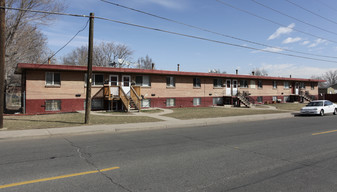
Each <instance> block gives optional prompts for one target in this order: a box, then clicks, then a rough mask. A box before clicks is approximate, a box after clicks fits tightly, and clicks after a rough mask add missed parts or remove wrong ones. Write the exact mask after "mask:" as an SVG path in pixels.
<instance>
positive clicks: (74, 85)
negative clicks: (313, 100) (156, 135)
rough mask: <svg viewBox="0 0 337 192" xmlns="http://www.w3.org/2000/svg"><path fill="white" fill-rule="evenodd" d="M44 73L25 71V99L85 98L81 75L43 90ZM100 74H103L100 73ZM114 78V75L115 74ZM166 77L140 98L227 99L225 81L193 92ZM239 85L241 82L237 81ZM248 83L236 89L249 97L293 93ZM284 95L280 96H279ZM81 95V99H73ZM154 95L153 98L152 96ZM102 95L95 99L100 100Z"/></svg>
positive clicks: (183, 81)
mask: <svg viewBox="0 0 337 192" xmlns="http://www.w3.org/2000/svg"><path fill="white" fill-rule="evenodd" d="M45 74H46V72H45V71H27V75H26V98H27V99H54V98H58V99H72V98H85V94H86V87H85V83H84V72H65V71H61V72H60V75H61V86H55V87H51V86H46V85H45ZM101 74H103V73H101ZM109 75H114V74H109V73H105V74H104V80H108V79H109ZM115 75H116V74H115ZM130 75H131V79H132V80H133V81H135V76H136V75H135V74H130ZM118 76H119V78H118V79H119V82H121V80H122V74H118ZM166 77H167V76H166V75H152V76H150V81H151V87H142V88H141V94H142V95H144V96H145V98H157V97H208V96H210V97H217V96H219V97H221V96H226V87H225V85H226V79H225V78H223V84H224V85H223V87H221V88H214V87H213V79H214V78H211V77H210V78H208V77H200V80H201V87H200V88H193V77H192V76H175V84H176V86H175V87H174V88H167V87H166ZM232 80H233V79H232ZM237 80H238V82H239V80H240V79H237ZM247 80H248V88H240V87H239V88H238V90H239V91H240V92H242V91H249V93H251V96H281V95H285V96H286V95H290V94H292V92H293V91H292V90H293V82H291V81H290V82H289V85H291V88H289V89H284V82H283V81H277V89H273V86H272V83H273V81H271V80H264V81H263V88H262V89H260V88H257V81H256V86H255V88H251V87H250V79H247ZM305 85H306V88H305V89H303V90H302V91H309V93H310V94H311V95H317V94H318V88H317V83H316V84H315V88H314V90H311V85H310V82H307V83H305ZM102 87H103V86H93V87H92V96H94V95H96V94H97V93H98V91H99V90H101V88H102ZM282 93H283V94H282ZM76 94H80V95H81V96H80V97H76ZM151 94H155V96H151ZM101 96H102V94H101V93H100V94H99V95H96V97H101Z"/></svg>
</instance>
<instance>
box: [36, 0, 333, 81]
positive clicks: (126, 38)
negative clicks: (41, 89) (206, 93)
mask: <svg viewBox="0 0 337 192" xmlns="http://www.w3.org/2000/svg"><path fill="white" fill-rule="evenodd" d="M108 1H111V2H114V3H118V4H121V5H125V6H129V7H132V8H135V9H139V10H142V11H145V12H149V13H152V14H156V15H159V16H162V17H166V18H169V19H173V20H176V21H179V22H183V23H186V24H190V25H194V26H197V27H200V28H204V29H207V30H210V31H214V32H217V33H221V34H224V35H228V36H232V37H236V38H241V39H245V40H249V41H253V42H256V43H262V44H266V45H270V46H273V47H279V48H280V49H275V48H270V47H269V48H268V47H264V46H259V45H255V44H250V43H247V42H242V41H238V40H234V39H231V38H227V37H224V36H219V35H215V34H211V33H207V32H205V31H200V30H197V29H192V28H189V27H186V26H183V25H179V24H176V23H171V22H168V21H164V20H161V19H158V18H154V17H151V16H148V15H144V14H141V13H137V12H133V11H131V10H127V9H123V8H120V7H116V6H113V5H111V4H107V3H105V2H102V1H100V0H67V1H66V3H67V9H66V10H65V12H67V13H75V14H85V15H89V13H90V12H93V13H95V16H99V17H105V18H109V19H113V20H118V21H123V22H129V23H134V24H139V25H144V26H148V27H153V28H160V29H163V30H168V31H173V32H178V33H183V34H188V35H193V36H199V37H203V38H208V39H212V40H217V41H221V42H226V43H231V44H236V45H239V46H248V47H254V48H256V49H257V50H251V49H245V48H240V47H236V46H230V45H226V44H219V43H213V42H208V41H203V40H197V39H192V38H187V37H182V36H177V35H173V34H167V33H163V32H158V31H152V30H147V29H141V28H136V27H132V26H126V25H122V24H118V23H113V22H109V21H103V20H99V19H95V23H94V29H95V32H94V38H95V42H94V43H95V44H98V43H100V42H102V41H106V42H117V43H122V44H126V45H128V46H129V47H130V48H131V49H132V50H133V51H134V54H133V60H134V61H136V60H137V59H138V58H139V57H145V56H146V55H149V56H150V57H151V58H152V59H153V61H154V62H155V64H156V68H157V69H162V70H176V68H177V64H178V63H179V64H180V69H181V70H182V71H194V72H208V71H209V70H210V69H220V70H221V71H226V72H227V73H235V69H238V70H239V73H240V74H248V73H250V72H251V71H252V70H253V69H254V68H263V69H265V70H266V71H267V72H268V74H269V75H270V76H284V77H288V76H289V75H292V77H303V78H310V76H312V75H321V74H323V73H324V72H326V71H328V70H336V69H337V58H327V57H318V56H314V55H310V54H315V55H325V56H331V57H337V54H336V53H337V30H336V29H337V1H335V0H288V1H287V0H273V1H270V0H255V1H256V2H258V3H261V4H264V5H266V6H269V7H271V8H273V9H275V10H277V11H280V12H282V13H285V14H287V15H289V16H291V17H295V18H296V19H297V20H296V19H294V18H289V17H286V16H284V15H281V14H279V13H277V12H275V11H272V10H270V9H267V8H265V7H263V6H261V5H259V4H257V3H256V2H254V1H252V0H221V2H224V3H228V4H231V5H233V6H234V7H237V8H240V9H241V10H246V11H248V12H251V13H253V14H255V15H258V16H260V17H264V18H267V19H269V20H271V21H274V22H277V23H280V24H282V26H280V25H277V24H274V23H271V22H268V21H266V20H263V19H261V18H257V17H254V16H252V15H249V14H247V13H244V12H241V11H238V10H236V9H233V8H232V7H229V6H227V5H225V4H223V3H220V2H218V1H216V0H108ZM290 2H293V3H296V4H298V5H300V6H302V7H303V8H305V9H307V10H309V11H312V12H313V13H316V14H318V15H319V16H321V17H319V16H317V15H313V14H311V13H309V12H307V11H305V10H303V9H300V8H299V7H296V6H295V5H293V4H291V3H290ZM322 17H324V18H326V19H323V18H322ZM327 19H329V20H330V21H328V20H327ZM299 20H300V21H299ZM301 21H303V22H301ZM334 21H336V22H334ZM86 22H87V19H86V18H76V17H67V16H57V18H56V20H55V21H54V22H53V23H52V24H51V25H48V26H45V27H43V28H42V32H43V33H44V34H45V35H46V36H47V38H48V46H49V48H50V49H51V50H53V51H56V50H58V49H59V48H60V47H62V46H63V45H64V44H65V43H66V42H67V41H68V40H69V39H70V38H71V37H72V36H73V35H74V34H76V33H77V31H79V30H80V29H82V28H83V27H84V26H85V24H86ZM319 28H321V29H319ZM299 31H302V32H304V33H301V32H299ZM305 33H307V34H305ZM308 33H309V34H310V35H309V34H308ZM334 41H336V42H334ZM87 42H88V28H87V29H86V30H84V31H83V32H81V33H80V34H79V35H78V36H77V37H76V38H75V39H74V40H73V41H72V42H71V43H70V44H69V45H68V46H67V47H66V48H65V49H63V50H62V51H61V52H60V53H59V54H58V55H56V57H57V58H59V57H61V56H62V55H64V54H67V53H69V52H70V51H71V50H72V49H74V48H76V47H79V46H81V45H86V44H87ZM284 49H287V50H292V51H299V52H305V53H308V54H309V55H303V54H299V53H293V52H286V51H285V50H284ZM261 50H268V51H272V52H278V53H284V54H292V55H299V56H305V57H312V58H317V59H323V60H329V61H336V62H335V63H334V62H324V61H316V60H309V59H303V58H296V57H289V56H285V55H278V54H272V53H266V52H263V51H261Z"/></svg>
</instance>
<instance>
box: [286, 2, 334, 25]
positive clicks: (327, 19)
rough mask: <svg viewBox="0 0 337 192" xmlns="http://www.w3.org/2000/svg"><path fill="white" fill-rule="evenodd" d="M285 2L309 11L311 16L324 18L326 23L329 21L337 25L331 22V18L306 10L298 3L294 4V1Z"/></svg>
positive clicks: (332, 21)
mask: <svg viewBox="0 0 337 192" xmlns="http://www.w3.org/2000/svg"><path fill="white" fill-rule="evenodd" d="M285 1H287V2H288V3H290V4H292V5H294V6H296V7H298V8H300V9H303V10H305V11H307V12H309V13H311V14H313V15H315V16H317V17H320V18H322V19H324V20H326V21H329V22H331V23H334V24H337V22H336V21H334V20H331V19H329V18H326V17H324V16H322V15H320V14H317V13H315V12H313V11H310V10H309V9H306V8H304V7H302V6H300V5H299V4H296V3H294V2H292V1H289V0H285Z"/></svg>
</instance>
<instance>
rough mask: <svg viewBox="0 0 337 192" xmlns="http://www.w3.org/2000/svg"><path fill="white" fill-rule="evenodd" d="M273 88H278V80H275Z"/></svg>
mask: <svg viewBox="0 0 337 192" xmlns="http://www.w3.org/2000/svg"><path fill="white" fill-rule="evenodd" d="M273 89H277V81H273Z"/></svg>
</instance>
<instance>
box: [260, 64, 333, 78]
mask: <svg viewBox="0 0 337 192" xmlns="http://www.w3.org/2000/svg"><path fill="white" fill-rule="evenodd" d="M261 68H263V69H265V70H266V71H267V72H268V75H269V76H275V77H289V75H291V76H292V77H294V78H310V77H311V76H313V75H315V76H317V75H322V74H323V73H325V72H327V71H330V70H333V71H334V70H337V68H323V67H309V66H303V65H295V64H262V65H261Z"/></svg>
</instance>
